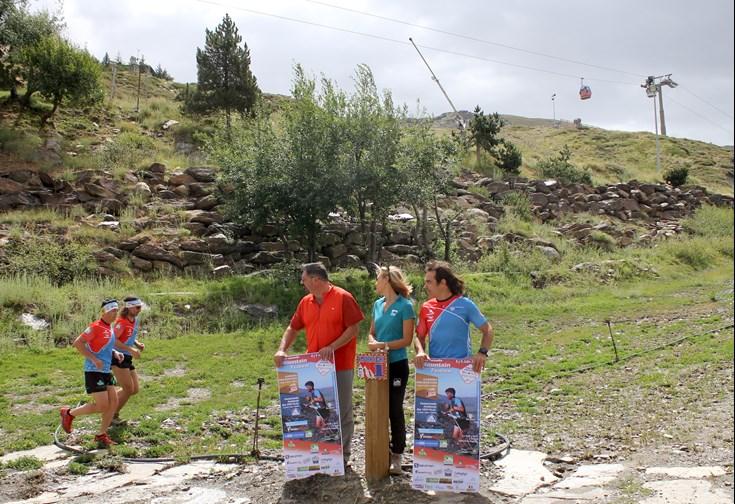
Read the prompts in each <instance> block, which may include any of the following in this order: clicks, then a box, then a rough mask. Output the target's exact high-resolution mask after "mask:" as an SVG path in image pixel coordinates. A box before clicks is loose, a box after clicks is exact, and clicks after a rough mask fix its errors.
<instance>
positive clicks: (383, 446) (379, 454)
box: [358, 353, 390, 481]
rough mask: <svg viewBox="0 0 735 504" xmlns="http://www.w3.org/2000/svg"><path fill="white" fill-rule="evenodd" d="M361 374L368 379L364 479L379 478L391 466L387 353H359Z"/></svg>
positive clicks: (366, 386) (383, 475) (359, 370)
mask: <svg viewBox="0 0 735 504" xmlns="http://www.w3.org/2000/svg"><path fill="white" fill-rule="evenodd" d="M363 359H366V361H367V362H366V361H364V360H363ZM358 376H360V377H362V378H364V379H365V478H366V479H367V480H368V481H378V480H381V479H383V478H386V477H387V476H388V471H389V469H390V451H389V450H390V449H389V439H388V358H387V355H386V354H385V353H372V354H361V355H359V356H358Z"/></svg>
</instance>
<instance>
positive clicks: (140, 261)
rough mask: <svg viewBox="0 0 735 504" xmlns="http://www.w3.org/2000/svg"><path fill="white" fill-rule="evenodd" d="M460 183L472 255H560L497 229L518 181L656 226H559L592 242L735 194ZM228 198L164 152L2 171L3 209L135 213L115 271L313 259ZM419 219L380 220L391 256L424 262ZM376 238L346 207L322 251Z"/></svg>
mask: <svg viewBox="0 0 735 504" xmlns="http://www.w3.org/2000/svg"><path fill="white" fill-rule="evenodd" d="M454 186H455V194H452V195H450V196H448V197H447V198H445V199H444V200H443V201H442V206H443V207H444V208H445V209H447V211H449V210H448V209H449V208H452V211H456V209H458V208H459V209H462V210H463V211H462V213H461V215H460V218H459V219H458V221H457V225H456V226H455V231H454V236H455V239H456V241H457V244H458V245H459V251H460V254H461V255H463V256H464V257H465V258H467V259H470V260H471V259H477V258H479V257H480V256H481V255H482V254H484V253H486V252H488V251H492V250H493V249H494V248H495V247H497V246H498V245H499V244H500V243H504V242H505V243H518V242H525V243H527V244H529V245H530V246H535V247H538V248H539V250H541V251H542V252H543V253H544V254H547V255H548V256H549V257H552V258H553V257H556V256H558V251H557V250H556V249H555V247H554V245H553V244H552V243H549V242H546V241H544V240H540V239H538V238H533V237H525V236H522V235H518V234H514V233H505V234H494V231H495V227H496V224H497V222H498V219H500V218H501V217H502V216H503V214H504V212H505V210H504V207H503V203H502V202H503V197H504V195H506V194H507V193H509V192H511V191H517V192H523V193H525V194H527V196H528V198H529V200H530V202H531V209H532V212H533V213H534V214H535V215H536V216H537V217H538V218H539V219H540V220H541V221H543V222H547V223H553V221H554V220H555V219H557V218H558V217H561V216H563V215H564V214H568V213H580V212H587V213H590V214H593V215H602V216H607V217H609V218H611V220H613V221H619V222H621V223H625V222H628V221H634V222H638V223H641V224H643V225H645V226H646V227H648V228H650V229H651V230H652V231H651V232H650V233H648V234H646V235H642V236H637V235H635V234H634V233H631V232H629V231H630V230H621V229H619V228H616V227H615V226H613V225H609V224H604V225H603V227H602V228H601V227H600V225H598V226H593V225H591V224H590V225H584V224H575V225H573V226H561V227H559V228H558V229H559V232H560V234H562V235H564V236H566V237H567V238H569V239H576V240H578V241H580V242H585V240H589V239H590V237H591V236H593V232H594V231H601V232H605V233H607V234H609V235H611V236H613V238H614V239H615V240H616V242H617V243H618V244H619V245H622V246H626V245H629V244H631V243H634V242H636V241H638V240H641V239H647V238H652V237H655V236H657V235H658V234H667V235H668V234H673V233H676V232H677V231H678V230H679V228H678V227H677V226H676V225H672V224H671V222H672V221H676V220H678V219H681V218H682V217H685V216H686V215H689V214H690V213H691V212H692V211H693V210H694V209H696V208H697V207H699V206H700V205H702V204H705V203H706V204H713V205H717V206H729V207H732V206H733V198H732V197H729V196H722V195H716V194H710V193H708V192H707V191H706V189H704V188H702V187H695V186H690V187H685V188H682V189H678V188H671V187H668V186H665V185H656V184H644V183H639V182H637V181H630V182H627V183H621V184H615V185H607V186H599V187H591V186H586V185H580V184H572V185H564V184H560V183H559V182H557V181H553V180H547V181H542V180H537V181H528V180H523V179H519V180H516V181H513V182H499V181H495V180H492V179H489V178H480V177H473V178H469V179H467V178H465V179H462V180H456V181H455V183H454ZM221 203H222V201H221V199H220V196H219V193H218V191H217V185H216V171H215V170H214V169H212V168H207V167H190V168H187V169H186V170H184V171H174V172H172V173H167V170H166V167H165V166H164V165H162V164H160V163H154V164H152V165H151V166H150V167H149V168H148V169H146V170H142V171H140V172H137V173H133V172H129V173H127V174H126V175H125V177H124V179H123V180H121V181H118V180H114V179H113V178H112V177H111V176H110V175H109V174H107V173H105V172H98V171H89V170H88V171H82V172H79V173H77V174H76V176H75V178H74V180H73V181H64V180H59V179H54V178H52V177H50V176H49V175H48V174H46V173H44V172H40V171H35V170H28V169H15V170H12V171H10V170H5V171H0V211H5V210H10V209H14V210H18V209H28V208H34V207H47V208H53V209H57V210H64V209H67V210H68V209H71V208H73V207H79V206H81V207H83V208H84V209H85V211H86V212H89V213H90V214H91V215H90V217H88V218H86V219H85V222H86V223H87V225H94V226H97V227H98V228H101V229H108V230H112V231H119V230H120V227H121V222H120V216H121V215H126V217H127V220H128V223H127V225H132V226H133V228H134V229H135V231H136V234H135V235H134V236H132V237H129V238H123V237H121V239H120V241H119V243H117V244H116V245H115V246H108V247H105V248H103V249H100V250H98V251H96V252H95V258H96V260H97V262H98V263H99V265H100V268H101V269H102V271H103V272H106V273H110V274H114V271H116V270H120V269H124V268H115V267H114V265H115V263H116V262H120V261H122V262H127V263H128V264H129V266H131V267H132V270H133V271H134V272H137V273H141V274H145V273H149V272H162V273H166V274H182V273H187V274H194V275H210V274H214V275H227V274H232V273H240V274H243V273H251V272H253V271H255V270H257V269H262V268H268V267H271V266H272V265H274V264H276V263H280V262H283V261H284V260H285V259H286V258H287V257H288V256H289V255H291V254H292V255H293V256H294V257H295V258H296V259H297V260H302V261H303V260H306V253H305V251H304V248H303V247H302V246H301V244H300V243H298V242H297V241H296V240H290V241H289V242H288V243H287V244H286V243H283V241H282V240H280V239H279V237H278V236H277V233H276V228H275V227H270V226H266V227H265V228H264V229H263V230H260V232H259V233H258V234H256V233H254V232H253V231H252V230H250V229H247V228H246V227H243V226H239V225H236V224H234V223H231V222H226V221H225V218H224V216H223V214H222V213H221ZM131 215H132V222H130V219H131ZM411 221H412V216H411V215H410V214H407V213H406V212H405V211H401V209H398V210H397V213H396V214H395V215H394V216H392V219H391V220H390V221H389V223H388V225H387V226H386V227H385V229H382V228H379V231H380V235H381V240H380V244H379V245H380V258H381V261H383V262H385V263H393V264H396V263H397V264H402V265H404V266H405V265H411V264H414V265H418V264H420V263H421V262H422V259H421V250H420V248H419V246H418V245H417V240H416V237H415V236H414V224H413V223H412V222H411ZM182 228H183V229H186V230H188V233H187V235H188V236H181V235H182V233H181V232H180V230H181V229H182ZM127 234H128V235H129V233H127ZM0 238H2V230H0ZM429 239H430V240H434V239H435V237H434V236H429ZM1 243H2V241H0V244H1ZM366 243H367V236H366V235H365V234H364V233H363V232H362V231H361V229H360V226H359V224H358V223H357V222H355V220H354V219H350V218H349V217H347V216H340V215H338V214H334V216H333V219H332V220H331V221H330V222H328V223H326V224H325V225H324V229H323V232H322V233H320V236H319V252H320V254H321V256H320V257H319V259H320V260H322V261H323V262H325V263H326V264H327V265H328V266H330V267H333V268H334V267H337V268H339V267H360V266H361V265H362V264H363V263H364V261H365V260H366V259H367V253H368V251H367V248H366V245H365V244H366ZM0 246H1V245H0Z"/></svg>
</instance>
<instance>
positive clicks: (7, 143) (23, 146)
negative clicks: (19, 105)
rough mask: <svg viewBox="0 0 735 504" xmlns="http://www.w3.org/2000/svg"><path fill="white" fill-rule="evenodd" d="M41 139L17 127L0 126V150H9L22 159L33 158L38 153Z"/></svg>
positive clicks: (28, 159)
mask: <svg viewBox="0 0 735 504" xmlns="http://www.w3.org/2000/svg"><path fill="white" fill-rule="evenodd" d="M42 143H43V140H42V139H41V137H39V136H38V135H30V134H27V133H24V132H22V131H19V130H18V129H17V128H0V151H2V152H11V153H13V154H15V155H17V156H18V157H20V158H21V159H23V160H26V161H30V160H33V159H34V158H35V157H36V156H37V155H38V149H40V147H41V144H42Z"/></svg>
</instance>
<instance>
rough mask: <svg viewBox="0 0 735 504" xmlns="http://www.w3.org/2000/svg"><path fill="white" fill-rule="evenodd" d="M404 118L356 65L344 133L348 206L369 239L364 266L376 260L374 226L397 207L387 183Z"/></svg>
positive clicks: (391, 175)
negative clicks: (353, 87)
mask: <svg viewBox="0 0 735 504" xmlns="http://www.w3.org/2000/svg"><path fill="white" fill-rule="evenodd" d="M336 112H337V113H339V112H340V111H339V110H337V111H336ZM404 116H405V113H404V112H403V111H401V110H400V109H398V108H396V107H395V106H394V105H393V98H392V96H391V94H390V92H389V91H384V92H383V94H382V96H381V95H380V94H379V93H378V88H377V86H376V85H375V79H374V78H373V73H372V71H371V70H370V68H369V67H368V66H367V65H359V66H358V67H357V70H356V72H355V92H354V93H353V94H352V96H350V97H349V99H347V102H346V117H345V120H344V131H345V136H346V138H345V141H346V142H347V147H346V148H347V151H348V160H347V173H348V176H349V183H350V190H351V198H352V203H353V205H352V206H353V208H355V209H356V210H357V214H358V215H359V218H360V224H361V228H362V232H363V234H365V233H366V232H367V235H368V237H369V239H368V244H367V245H368V257H369V258H370V260H375V259H376V250H377V249H378V243H377V232H376V229H377V225H378V224H379V223H381V222H382V221H384V220H385V219H386V218H387V216H388V212H389V210H390V208H391V207H393V206H394V205H396V204H397V203H398V202H399V201H400V194H399V192H398V191H397V190H395V189H394V187H393V183H394V182H395V180H396V177H397V175H398V171H397V169H396V166H395V163H396V157H397V154H398V147H399V143H400V138H401V129H400V120H401V119H402V118H403V117H404ZM368 226H369V229H368Z"/></svg>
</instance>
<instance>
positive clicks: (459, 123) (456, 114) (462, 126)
mask: <svg viewBox="0 0 735 504" xmlns="http://www.w3.org/2000/svg"><path fill="white" fill-rule="evenodd" d="M408 40H410V41H411V44H413V48H414V49H416V52H417V53H419V56H420V57H421V60H422V61H423V62H424V64H425V65H426V68H428V69H429V72H430V73H431V80H433V81H434V82H436V85H437V86H439V89H441V91H442V93H443V94H444V98H446V99H447V101H448V102H449V106H450V107H452V110H453V111H454V117H455V119H456V121H457V127H458V128H459V132H460V134H464V130H465V128H466V126H467V125H466V124H465V123H464V121H463V120H462V116H460V115H459V112H457V108H456V107H455V106H454V103H452V100H451V99H450V98H449V95H448V94H447V92H446V91H445V90H444V87H443V86H442V84H441V82H439V79H438V78H437V76H436V74H435V73H434V71H433V70H432V69H431V67H430V66H429V62H428V61H426V58H424V55H423V54H421V51H419V48H418V46H417V45H416V43H415V42H414V41H413V39H412V38H411V37H408Z"/></svg>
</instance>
